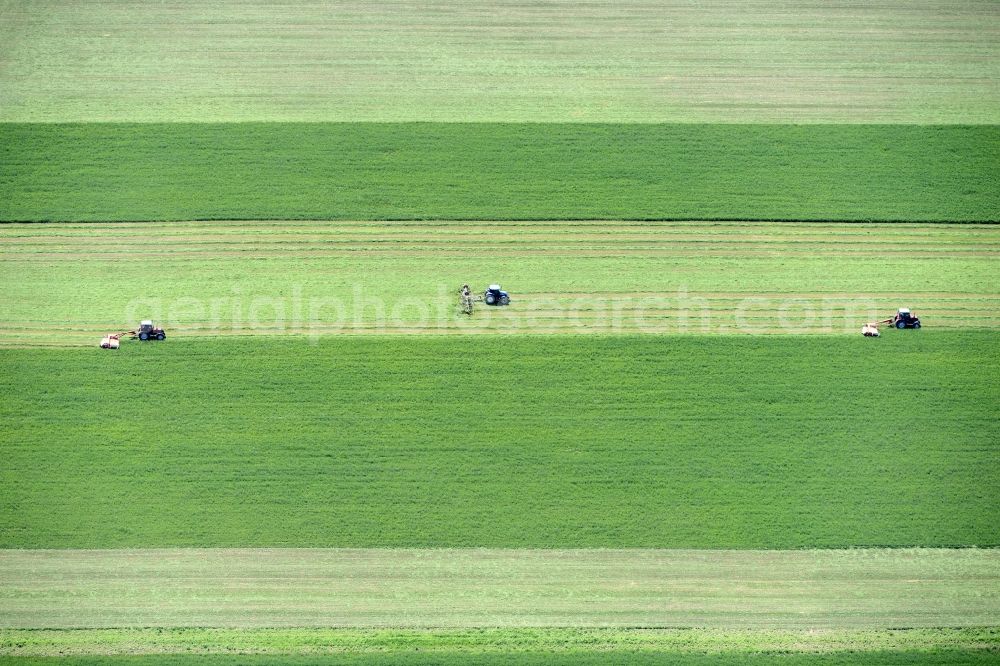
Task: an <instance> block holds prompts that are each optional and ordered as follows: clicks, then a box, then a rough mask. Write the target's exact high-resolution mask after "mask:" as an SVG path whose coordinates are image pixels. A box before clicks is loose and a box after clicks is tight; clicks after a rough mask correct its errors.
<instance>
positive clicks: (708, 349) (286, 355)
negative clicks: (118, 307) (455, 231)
mask: <svg viewBox="0 0 1000 666" xmlns="http://www.w3.org/2000/svg"><path fill="white" fill-rule="evenodd" d="M486 340H488V341H486ZM0 359H2V360H0V370H2V371H0V395H2V398H3V399H2V402H0V422H2V423H3V424H4V426H3V435H4V440H5V445H4V451H5V465H4V468H3V469H2V470H0V504H2V506H4V507H6V509H5V510H4V511H3V512H2V518H3V523H2V525H0V546H3V547H6V548H21V547H32V548H34V547H49V548H71V547H77V548H109V547H112V548H121V547H148V546H278V545H289V546H301V547H306V546H338V547H343V546H359V547H367V546H375V547H387V546H388V547H410V546H415V547H416V546H434V547H440V546H473V547H480V546H494V547H544V548H553V547H655V548H692V547H694V548H802V547H816V546H818V547H843V546H878V545H882V546H911V545H923V546H962V545H979V546H994V545H997V544H1000V530H998V525H1000V513H998V508H997V502H996V493H995V489H996V488H997V487H998V483H1000V479H998V477H997V473H998V470H997V467H996V466H995V465H994V464H993V461H994V460H995V459H996V456H997V442H998V441H1000V440H998V436H997V435H998V433H997V425H996V419H995V405H996V403H997V399H998V385H997V380H996V377H997V373H998V367H997V365H998V360H1000V358H998V355H997V353H996V336H995V334H994V333H992V332H978V333H976V332H952V333H944V332H935V331H931V330H923V331H918V332H912V331H908V332H896V331H893V332H891V333H887V334H886V335H885V336H884V337H883V339H881V340H879V341H870V340H867V339H863V338H862V337H861V336H860V335H854V336H850V337H846V336H840V337H829V336H826V337H823V336H774V337H745V338H739V337H733V336H718V337H703V336H693V335H692V336H674V337H656V336H650V337H628V336H581V337H570V336H542V337H534V336H516V337H509V336H508V337H492V338H488V339H487V338H482V337H474V336H473V337H461V338H450V337H429V336H428V337H410V338H406V337H379V336H375V337H343V336H334V337H329V338H322V339H320V340H318V341H317V342H316V344H310V343H309V342H308V341H307V340H305V339H291V338H280V337H270V338H261V337H258V338H250V339H240V338H220V339H215V340H208V339H205V340H200V341H198V342H197V343H190V342H188V343H181V342H172V341H171V340H167V342H166V343H162V344H150V345H145V346H143V345H140V344H139V343H131V344H130V345H125V346H123V348H122V350H120V351H119V353H117V354H109V353H108V352H102V351H100V350H98V349H96V347H95V348H94V349H93V351H90V352H81V351H79V350H73V349H61V350H60V349H53V350H44V349H40V350H24V349H21V350H6V351H3V352H2V356H0Z"/></svg>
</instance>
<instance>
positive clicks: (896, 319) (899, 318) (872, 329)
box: [861, 308, 920, 338]
mask: <svg viewBox="0 0 1000 666" xmlns="http://www.w3.org/2000/svg"><path fill="white" fill-rule="evenodd" d="M879 324H891V325H893V326H894V327H896V328H898V329H900V330H902V329H904V328H920V319H919V318H918V317H917V315H915V314H913V313H912V312H910V311H909V309H907V308H899V310H898V311H897V312H896V314H895V315H894V316H892V317H890V318H888V319H883V320H881V321H873V322H870V323H867V324H865V325H864V326H862V327H861V335H863V336H865V337H866V338H877V337H879V330H878V327H879Z"/></svg>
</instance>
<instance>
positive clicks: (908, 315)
mask: <svg viewBox="0 0 1000 666" xmlns="http://www.w3.org/2000/svg"><path fill="white" fill-rule="evenodd" d="M879 323H880V324H892V325H893V326H895V327H896V328H899V329H903V328H920V319H919V318H917V316H916V315H915V314H913V313H912V312H910V311H909V310H908V309H907V308H899V312H897V313H896V316H894V317H893V318H892V319H886V320H884V321H881V322H879Z"/></svg>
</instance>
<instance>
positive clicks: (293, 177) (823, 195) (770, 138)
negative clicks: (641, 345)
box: [0, 123, 1000, 222]
mask: <svg viewBox="0 0 1000 666" xmlns="http://www.w3.org/2000/svg"><path fill="white" fill-rule="evenodd" d="M998 184H1000V126H995V125H991V126H966V127H962V126H891V125H874V126H872V125H851V126H845V125H818V126H793V125H754V126H746V125H742V126H741V125H709V124H701V125H622V124H618V125H580V124H561V125H560V124H552V125H546V124H461V123H436V124H435V123H415V124H414V123H409V124H407V123H403V124H392V123H385V124H381V123H369V124H350V123H318V124H303V123H283V124H282V123H277V124H276V123H251V124H176V123H174V124H141V125H136V124H131V125H127V124H73V125H38V124H35V125H27V124H5V125H0V220H8V221H10V220H15V221H21V220H29V221H30V220H38V221H48V220H56V221H60V220H64V221H74V220H94V221H114V220H140V221H144V220H192V219H193V220H201V219H215V220H218V219H223V220H227V219H237V220H238V219H264V220H287V219H318V220H326V219H337V220H379V219H458V220H462V219H478V220H484V219H485V220H510V219H534V220H551V219H628V220H642V219H698V220H706V219H707V220H714V219H731V220H820V221H823V220H858V221H865V220H868V221H870V220H887V221H942V222H954V221H964V222H996V221H1000V187H998Z"/></svg>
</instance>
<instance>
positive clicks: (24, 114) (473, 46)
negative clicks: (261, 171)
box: [0, 0, 1000, 123]
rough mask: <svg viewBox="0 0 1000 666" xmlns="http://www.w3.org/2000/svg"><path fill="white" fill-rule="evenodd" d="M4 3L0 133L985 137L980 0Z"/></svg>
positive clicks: (985, 28)
mask: <svg viewBox="0 0 1000 666" xmlns="http://www.w3.org/2000/svg"><path fill="white" fill-rule="evenodd" d="M43 7H44V9H41V8H40V6H39V5H37V4H35V3H24V2H19V1H17V0H5V1H4V2H2V3H0V17H2V19H3V20H0V42H2V43H3V44H4V54H3V57H2V60H0V64H2V65H3V66H2V67H0V99H2V100H3V104H2V105H0V120H4V121H41V122H50V121H67V120H69V121H121V120H128V121H143V122H149V121H168V122H176V121H197V122H201V121H245V120H291V121H302V120H309V121H314V120H319V121H324V120H344V121H350V122H357V121H399V120H427V121H446V122H450V121H455V120H461V121H514V122H529V123H531V122H542V121H546V122H551V121H607V122H738V123H745V122H838V123H857V122H881V123H996V122H998V121H1000V91H998V88H997V86H996V80H997V77H998V75H1000V63H998V60H997V58H996V45H997V41H998V37H997V32H996V28H995V26H996V24H997V21H998V19H1000V9H998V8H997V4H996V3H995V2H991V1H990V0H952V1H950V2H948V3H947V5H946V6H944V5H942V4H941V3H940V2H936V1H934V0H890V1H889V2H880V3H877V4H875V3H854V2H852V3H826V2H814V1H810V0H781V1H780V2H760V1H759V0H758V1H755V2H745V1H743V0H721V1H716V2H711V3H707V2H706V3H698V4H697V5H692V4H690V3H687V2H680V1H677V0H672V1H668V2H664V1H661V0H597V1H594V2H587V3H585V4H582V3H579V2H572V1H571V0H556V1H554V2H517V1H515V0H502V1H496V0H491V1H490V2H483V1H482V0H476V1H469V0H445V1H443V2H435V3H425V2H421V1H418V0H389V1H385V2H378V3H332V4H327V3H307V2H300V1H291V2H281V3H274V2H269V1H268V0H252V1H243V0H215V1H213V2H211V3H194V4H192V3H189V2H185V1H184V0H167V1H164V2H156V3H148V2H138V1H136V0H129V1H127V2H86V3H81V2H71V3H66V2H47V3H45V4H44V5H43Z"/></svg>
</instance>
